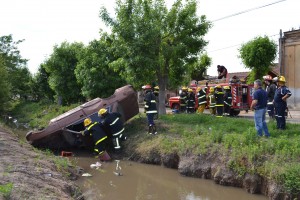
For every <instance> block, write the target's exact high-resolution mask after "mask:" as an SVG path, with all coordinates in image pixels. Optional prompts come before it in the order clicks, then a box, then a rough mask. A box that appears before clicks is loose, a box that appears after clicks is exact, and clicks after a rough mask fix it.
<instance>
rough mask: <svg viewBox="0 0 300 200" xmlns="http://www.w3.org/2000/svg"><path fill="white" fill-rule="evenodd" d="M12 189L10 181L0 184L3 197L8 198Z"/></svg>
mask: <svg viewBox="0 0 300 200" xmlns="http://www.w3.org/2000/svg"><path fill="white" fill-rule="evenodd" d="M12 189H13V184H12V183H7V184H5V185H0V193H1V194H2V195H3V196H4V198H5V199H9V197H10V194H11V191H12Z"/></svg>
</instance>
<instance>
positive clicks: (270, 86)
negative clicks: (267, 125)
mask: <svg viewBox="0 0 300 200" xmlns="http://www.w3.org/2000/svg"><path fill="white" fill-rule="evenodd" d="M263 79H264V81H265V84H266V92H267V96H268V104H267V111H268V114H269V117H270V118H272V119H273V118H274V117H275V114H274V104H273V100H274V95H275V91H276V85H275V84H274V83H273V79H272V77H271V76H270V75H266V76H263Z"/></svg>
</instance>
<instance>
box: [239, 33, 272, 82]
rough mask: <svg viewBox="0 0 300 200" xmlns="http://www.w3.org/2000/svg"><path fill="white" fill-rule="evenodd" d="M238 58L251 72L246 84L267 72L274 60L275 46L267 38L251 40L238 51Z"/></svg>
mask: <svg viewBox="0 0 300 200" xmlns="http://www.w3.org/2000/svg"><path fill="white" fill-rule="evenodd" d="M239 52H240V58H241V59H242V62H243V63H244V64H245V66H246V67H247V68H249V69H251V70H252V72H251V75H250V78H249V79H248V82H251V83H252V82H253V81H254V80H256V79H260V78H262V76H263V75H265V74H266V73H267V72H268V71H269V70H270V66H271V64H272V62H273V61H274V59H275V58H276V53H277V45H276V43H275V42H274V41H271V40H270V39H269V38H268V37H267V36H264V37H256V38H254V39H253V40H251V41H249V42H247V43H246V44H242V46H241V48H240V49H239Z"/></svg>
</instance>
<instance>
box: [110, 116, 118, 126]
mask: <svg viewBox="0 0 300 200" xmlns="http://www.w3.org/2000/svg"><path fill="white" fill-rule="evenodd" d="M118 120H119V117H117V119H115V121H113V122H112V123H111V124H109V125H111V126H112V125H114V124H115V123H116V122H117V121H118Z"/></svg>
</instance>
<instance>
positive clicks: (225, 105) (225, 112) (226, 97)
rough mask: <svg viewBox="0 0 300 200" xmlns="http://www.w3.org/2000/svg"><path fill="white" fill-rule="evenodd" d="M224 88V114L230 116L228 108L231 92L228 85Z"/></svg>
mask: <svg viewBox="0 0 300 200" xmlns="http://www.w3.org/2000/svg"><path fill="white" fill-rule="evenodd" d="M223 88H224V90H225V94H224V116H230V110H231V106H232V94H231V89H230V86H229V85H226V86H224V87H223Z"/></svg>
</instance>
